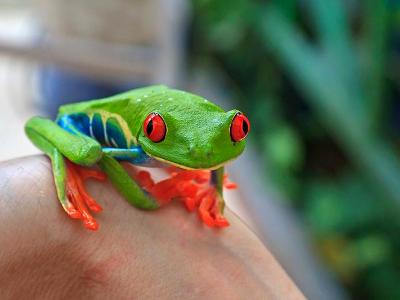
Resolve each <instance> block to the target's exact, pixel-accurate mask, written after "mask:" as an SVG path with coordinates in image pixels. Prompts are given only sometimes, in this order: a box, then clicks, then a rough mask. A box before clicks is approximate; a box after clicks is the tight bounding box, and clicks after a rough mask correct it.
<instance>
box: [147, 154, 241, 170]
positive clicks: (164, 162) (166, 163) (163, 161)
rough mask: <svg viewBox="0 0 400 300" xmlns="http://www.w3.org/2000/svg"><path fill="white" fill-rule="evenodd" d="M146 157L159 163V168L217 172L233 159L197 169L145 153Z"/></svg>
mask: <svg viewBox="0 0 400 300" xmlns="http://www.w3.org/2000/svg"><path fill="white" fill-rule="evenodd" d="M146 154H147V155H148V156H150V157H151V158H153V159H154V160H156V161H158V162H160V163H161V166H174V167H177V168H180V169H183V170H210V171H212V170H217V169H219V168H221V167H223V166H224V165H226V164H228V163H229V162H231V161H232V160H234V159H235V158H232V159H229V160H226V161H223V162H221V163H218V164H215V165H210V166H204V167H203V166H198V167H194V166H191V165H186V164H181V163H177V162H173V161H171V160H168V159H165V158H161V157H158V156H155V155H151V154H149V153H146Z"/></svg>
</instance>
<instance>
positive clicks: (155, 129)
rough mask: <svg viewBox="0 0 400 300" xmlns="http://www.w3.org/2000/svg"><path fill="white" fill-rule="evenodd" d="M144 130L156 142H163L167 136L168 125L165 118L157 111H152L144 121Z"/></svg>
mask: <svg viewBox="0 0 400 300" xmlns="http://www.w3.org/2000/svg"><path fill="white" fill-rule="evenodd" d="M143 131H144V133H145V134H146V136H147V137H148V138H149V139H150V140H152V141H153V142H154V143H158V142H161V141H162V140H163V139H164V138H165V133H166V131H167V127H166V126H165V122H164V120H163V118H161V116H160V115H159V114H157V113H151V114H149V115H148V116H147V118H146V120H144V123H143Z"/></svg>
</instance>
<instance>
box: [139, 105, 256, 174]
mask: <svg viewBox="0 0 400 300" xmlns="http://www.w3.org/2000/svg"><path fill="white" fill-rule="evenodd" d="M209 103H210V102H209ZM249 130H250V123H249V121H248V119H247V118H246V117H245V116H244V114H243V113H241V112H240V111H238V110H231V111H228V112H224V111H223V110H222V109H218V110H209V109H196V108H191V109H188V108H186V109H183V108H180V109H170V110H169V111H166V110H161V109H160V110H157V111H152V112H149V113H148V114H147V116H146V118H145V119H144V121H143V126H142V128H141V131H140V133H139V137H138V138H139V143H140V145H141V146H142V148H143V150H144V151H145V152H146V153H147V154H148V155H150V156H151V157H153V158H155V159H157V160H160V161H163V162H166V163H169V164H172V165H175V166H178V167H180V168H184V169H217V168H218V167H221V166H222V165H224V164H225V163H227V162H228V161H230V160H232V159H234V158H236V157H237V156H238V155H240V154H241V153H242V152H243V150H244V147H245V143H246V142H245V138H246V136H247V134H248V132H249Z"/></svg>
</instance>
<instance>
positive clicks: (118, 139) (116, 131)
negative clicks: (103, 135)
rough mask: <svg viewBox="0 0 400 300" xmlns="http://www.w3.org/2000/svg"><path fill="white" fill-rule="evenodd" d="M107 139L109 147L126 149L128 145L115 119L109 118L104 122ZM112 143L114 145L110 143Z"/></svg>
mask: <svg viewBox="0 0 400 300" xmlns="http://www.w3.org/2000/svg"><path fill="white" fill-rule="evenodd" d="M106 130H107V137H108V141H109V143H110V146H115V145H114V143H115V144H116V146H118V148H124V149H126V148H128V143H127V141H126V138H125V135H124V133H123V131H122V129H121V127H120V125H119V123H118V121H117V120H116V119H115V118H112V117H111V118H109V119H108V120H107V122H106ZM112 141H114V143H113V142H112Z"/></svg>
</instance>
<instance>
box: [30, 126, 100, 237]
mask: <svg viewBox="0 0 400 300" xmlns="http://www.w3.org/2000/svg"><path fill="white" fill-rule="evenodd" d="M51 127H54V130H50V131H49V129H50V128H51ZM25 130H26V133H27V135H28V137H29V138H30V139H31V140H32V142H33V143H34V144H35V145H36V146H37V147H38V148H39V149H41V150H42V151H43V152H45V153H46V154H47V155H48V156H49V158H50V160H51V164H52V169H53V175H54V181H55V185H56V191H57V196H58V199H59V200H60V203H61V205H62V207H63V208H64V210H65V211H66V213H67V214H68V216H70V217H71V218H74V219H82V221H83V223H84V225H85V227H86V228H88V229H91V230H96V229H97V228H98V224H97V222H96V220H95V219H94V218H93V216H92V215H91V214H90V213H89V211H88V208H87V207H89V208H90V209H91V210H92V211H94V212H99V211H101V210H102V209H101V206H100V205H98V204H97V203H96V202H95V201H94V200H93V199H92V198H91V197H90V196H89V195H88V193H87V192H86V190H85V188H84V180H85V179H87V178H95V179H99V180H102V179H105V175H104V174H103V173H102V172H100V171H96V170H90V169H85V168H83V167H81V166H80V165H78V164H76V163H73V162H71V161H70V160H68V159H67V158H66V157H65V155H64V153H62V152H61V151H60V150H58V149H59V148H60V149H64V150H65V149H66V148H65V147H66V145H64V144H60V143H61V142H62V141H63V138H64V139H65V137H63V135H64V134H65V135H69V138H70V144H71V145H74V146H73V147H77V146H79V143H78V144H76V143H75V142H77V141H78V142H79V141H81V140H80V137H78V136H75V135H72V134H70V133H68V132H66V131H64V130H63V129H62V128H60V127H58V126H57V125H56V124H54V123H53V122H51V121H50V120H46V119H41V118H33V119H31V120H30V121H29V122H28V123H27V125H26V128H25ZM49 133H50V134H52V135H51V136H50V137H49V136H48V134H49ZM60 135H62V137H61V138H59V139H57V138H58V137H60ZM71 139H72V140H74V139H76V141H71ZM65 140H67V139H65ZM52 141H54V142H55V143H56V144H57V146H56V145H54V144H55V143H53V142H52ZM84 142H87V141H85V139H84ZM75 150H76V151H77V152H78V153H81V154H82V153H83V154H86V153H85V151H79V149H75ZM64 152H67V153H68V149H67V150H65V151H64ZM71 153H72V152H71ZM88 155H89V157H91V156H93V154H91V153H88ZM71 158H72V159H74V160H75V162H77V161H79V162H84V161H85V159H84V157H76V159H75V158H74V157H72V156H71Z"/></svg>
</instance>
